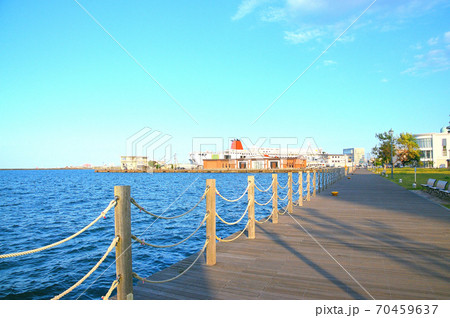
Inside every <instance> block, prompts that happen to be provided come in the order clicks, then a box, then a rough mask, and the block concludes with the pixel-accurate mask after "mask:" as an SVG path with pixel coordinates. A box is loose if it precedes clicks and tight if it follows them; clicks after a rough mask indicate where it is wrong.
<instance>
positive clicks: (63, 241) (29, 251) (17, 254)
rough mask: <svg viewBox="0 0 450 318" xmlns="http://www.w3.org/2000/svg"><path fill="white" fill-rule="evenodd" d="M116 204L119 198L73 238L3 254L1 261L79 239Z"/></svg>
mask: <svg viewBox="0 0 450 318" xmlns="http://www.w3.org/2000/svg"><path fill="white" fill-rule="evenodd" d="M116 203H117V198H114V199H113V200H112V201H111V202H110V203H109V205H108V206H107V207H106V209H104V210H103V211H102V213H100V215H99V216H98V217H97V218H96V219H95V220H93V221H92V222H91V223H89V224H88V225H86V226H85V227H84V228H82V229H81V230H79V231H78V232H76V233H75V234H72V235H71V236H69V237H66V238H65V239H63V240H60V241H58V242H55V243H53V244H49V245H46V246H43V247H39V248H35V249H32V250H28V251H24V252H18V253H10V254H3V255H0V259H1V258H8V257H17V256H23V255H28V254H33V253H37V252H41V251H44V250H47V249H49V248H52V247H55V246H58V245H61V244H63V243H65V242H67V241H70V240H71V239H73V238H75V237H77V236H78V235H80V234H81V233H83V232H85V231H87V230H88V229H89V228H90V227H91V226H93V225H94V224H95V223H97V222H98V220H100V219H101V218H102V217H103V218H106V213H108V211H109V210H111V209H112V208H113V207H114V206H115V205H116Z"/></svg>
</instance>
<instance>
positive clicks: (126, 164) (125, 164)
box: [120, 156, 148, 170]
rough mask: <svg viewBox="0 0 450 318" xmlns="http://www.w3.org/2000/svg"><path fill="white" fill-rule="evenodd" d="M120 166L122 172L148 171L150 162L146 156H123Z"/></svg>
mask: <svg viewBox="0 0 450 318" xmlns="http://www.w3.org/2000/svg"><path fill="white" fill-rule="evenodd" d="M120 166H121V167H122V170H147V168H148V160H147V157H145V156H122V157H120Z"/></svg>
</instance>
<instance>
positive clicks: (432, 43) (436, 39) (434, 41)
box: [427, 36, 439, 45]
mask: <svg viewBox="0 0 450 318" xmlns="http://www.w3.org/2000/svg"><path fill="white" fill-rule="evenodd" d="M438 42H439V37H438V36H437V37H435V38H431V39H429V40H428V41H427V43H428V45H436V44H438Z"/></svg>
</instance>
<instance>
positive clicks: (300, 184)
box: [298, 171, 303, 206]
mask: <svg viewBox="0 0 450 318" xmlns="http://www.w3.org/2000/svg"><path fill="white" fill-rule="evenodd" d="M298 188H299V189H300V190H299V191H298V205H299V206H303V172H302V171H300V172H299V173H298Z"/></svg>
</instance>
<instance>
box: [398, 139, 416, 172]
mask: <svg viewBox="0 0 450 318" xmlns="http://www.w3.org/2000/svg"><path fill="white" fill-rule="evenodd" d="M396 154H397V157H398V160H399V161H400V162H401V163H402V164H403V165H408V164H412V163H416V164H418V163H419V162H420V148H419V145H418V144H417V140H416V138H415V137H414V136H413V135H412V134H410V133H401V134H400V137H399V138H398V139H397V153H396Z"/></svg>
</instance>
